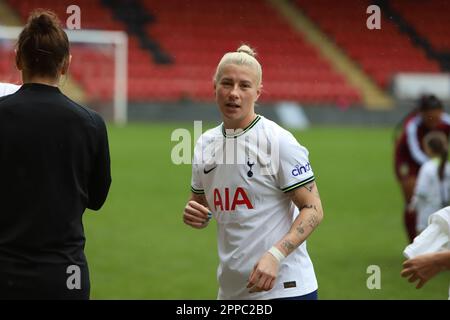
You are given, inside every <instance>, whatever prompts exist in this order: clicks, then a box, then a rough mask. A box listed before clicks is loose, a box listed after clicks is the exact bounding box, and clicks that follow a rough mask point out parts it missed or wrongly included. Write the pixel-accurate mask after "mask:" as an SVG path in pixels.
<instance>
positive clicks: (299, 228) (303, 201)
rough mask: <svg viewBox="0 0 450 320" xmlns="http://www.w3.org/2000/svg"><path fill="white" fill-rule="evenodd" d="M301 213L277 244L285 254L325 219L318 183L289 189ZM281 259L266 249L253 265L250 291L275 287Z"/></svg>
mask: <svg viewBox="0 0 450 320" xmlns="http://www.w3.org/2000/svg"><path fill="white" fill-rule="evenodd" d="M290 196H291V199H292V201H293V202H294V203H295V205H296V206H297V207H298V208H299V210H300V214H299V215H298V216H297V218H296V219H295V220H294V222H293V224H292V226H291V229H290V230H289V232H288V233H287V234H286V235H285V236H284V237H283V238H282V239H281V240H280V241H278V242H277V243H276V244H275V245H274V246H275V247H276V248H277V249H278V250H279V251H281V253H282V254H283V255H284V256H285V257H286V256H288V255H289V254H290V253H291V252H292V251H294V250H295V249H296V248H297V247H298V246H300V245H301V244H302V243H303V242H304V241H305V240H306V239H307V238H308V237H309V235H310V234H311V233H312V232H313V231H314V229H315V228H316V227H317V226H318V225H319V223H320V222H321V221H322V219H323V210H322V202H321V201H320V196H319V190H318V189H317V185H316V183H315V182H311V183H308V184H306V185H304V186H302V187H300V188H297V189H295V190H293V191H291V192H290ZM279 264H280V263H279V261H278V260H277V259H276V258H275V256H273V255H272V254H271V253H269V252H266V253H265V254H264V255H263V256H262V258H261V259H260V260H259V261H258V263H257V264H256V265H255V266H254V268H253V271H252V273H251V275H250V278H249V281H248V284H247V288H250V290H249V291H250V292H259V291H268V290H270V289H272V288H273V286H274V284H275V279H276V277H277V276H278V268H279Z"/></svg>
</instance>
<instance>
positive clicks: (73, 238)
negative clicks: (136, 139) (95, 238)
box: [0, 11, 111, 299]
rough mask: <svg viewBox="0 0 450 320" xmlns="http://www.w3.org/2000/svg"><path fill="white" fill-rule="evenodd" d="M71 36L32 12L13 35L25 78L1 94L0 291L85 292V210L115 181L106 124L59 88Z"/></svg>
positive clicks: (17, 295) (44, 295)
mask: <svg viewBox="0 0 450 320" xmlns="http://www.w3.org/2000/svg"><path fill="white" fill-rule="evenodd" d="M70 58H71V56H70V53H69V41H68V38H67V35H66V33H65V32H64V30H63V29H62V28H61V25H60V22H59V20H58V18H57V17H56V15H54V14H53V13H52V12H49V11H35V12H33V13H32V14H31V15H30V17H29V19H28V23H27V24H26V26H25V28H24V29H23V31H22V32H21V33H20V35H19V39H18V42H17V54H16V65H17V68H18V69H19V70H20V71H21V74H22V81H23V85H22V86H21V87H20V89H19V90H18V91H17V92H16V93H14V94H12V95H8V96H4V97H2V98H0V145H1V149H0V176H1V179H0V199H1V208H2V209H1V214H0V299H88V298H89V293H90V281H89V270H88V265H87V261H86V257H85V254H84V246H85V236H84V230H83V224H82V215H83V212H84V211H85V209H86V208H90V209H93V210H98V209H100V207H101V206H102V205H103V203H104V201H105V199H106V197H107V194H108V191H109V186H110V183H111V176H110V160H109V147H108V140H107V132H106V127H105V123H104V122H103V120H102V118H101V117H100V116H99V115H98V114H96V113H95V112H93V111H91V110H89V109H87V108H85V107H83V106H80V105H78V104H76V103H75V102H73V101H72V100H70V99H69V98H68V97H66V96H65V95H63V94H62V93H61V91H60V90H59V88H58V84H59V80H60V78H61V76H62V75H64V74H66V73H67V71H68V68H69V64H70Z"/></svg>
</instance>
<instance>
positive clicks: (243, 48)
mask: <svg viewBox="0 0 450 320" xmlns="http://www.w3.org/2000/svg"><path fill="white" fill-rule="evenodd" d="M236 52H244V53H246V54H248V55H249V56H252V57H253V58H254V57H256V52H255V51H254V50H253V49H252V48H250V47H249V46H248V45H246V44H243V45H241V46H240V47H239V48H238V49H237V50H236Z"/></svg>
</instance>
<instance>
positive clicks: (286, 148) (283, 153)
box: [278, 135, 314, 192]
mask: <svg viewBox="0 0 450 320" xmlns="http://www.w3.org/2000/svg"><path fill="white" fill-rule="evenodd" d="M280 140H281V141H280V150H279V154H280V169H279V171H278V180H279V185H280V189H281V190H282V191H283V192H288V191H291V190H294V189H296V188H298V187H301V186H303V185H305V184H307V183H309V182H312V181H314V173H313V170H312V167H311V164H310V162H309V159H308V150H307V149H306V148H305V147H303V146H301V145H300V144H299V143H298V142H297V140H295V138H294V137H293V136H292V135H290V136H287V137H286V136H282V137H281V139H280Z"/></svg>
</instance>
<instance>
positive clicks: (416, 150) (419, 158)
mask: <svg viewBox="0 0 450 320" xmlns="http://www.w3.org/2000/svg"><path fill="white" fill-rule="evenodd" d="M420 122H421V118H420V117H419V116H416V117H415V118H414V119H413V120H411V121H410V122H409V123H408V125H407V126H406V135H407V143H408V147H409V150H410V152H411V156H412V157H413V159H414V160H415V161H416V162H417V163H419V164H421V165H422V164H424V163H425V162H427V161H428V160H429V158H428V156H427V155H426V154H425V153H424V152H423V151H422V149H421V148H420V142H419V140H417V127H418V126H419V124H420Z"/></svg>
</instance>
